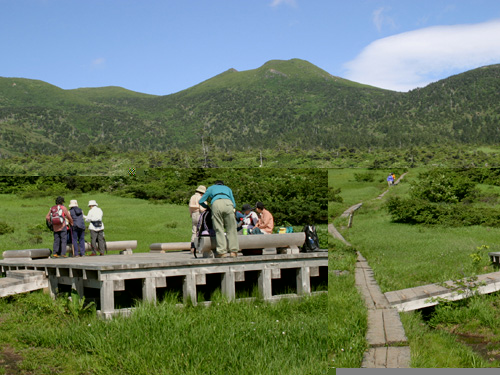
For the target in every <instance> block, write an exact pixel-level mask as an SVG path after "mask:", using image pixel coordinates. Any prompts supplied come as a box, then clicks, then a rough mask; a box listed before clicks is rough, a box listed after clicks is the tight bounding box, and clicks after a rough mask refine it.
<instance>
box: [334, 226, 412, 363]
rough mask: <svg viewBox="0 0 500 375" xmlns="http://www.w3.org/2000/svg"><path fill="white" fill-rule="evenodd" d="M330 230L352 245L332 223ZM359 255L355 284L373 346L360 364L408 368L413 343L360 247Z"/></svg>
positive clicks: (370, 343) (367, 335)
mask: <svg viewBox="0 0 500 375" xmlns="http://www.w3.org/2000/svg"><path fill="white" fill-rule="evenodd" d="M328 231H329V232H330V233H331V234H332V235H333V236H334V237H336V238H338V239H340V240H343V242H344V243H346V244H347V245H348V246H351V245H350V244H349V243H348V242H347V241H346V240H345V239H344V238H343V237H342V235H341V234H340V233H339V232H338V231H337V230H336V229H335V227H334V226H333V224H329V225H328ZM357 255H358V259H357V261H356V269H355V284H356V288H357V289H358V291H359V292H360V294H361V295H362V296H363V299H364V301H365V305H366V307H367V309H368V331H367V333H366V341H367V342H368V344H369V345H370V349H369V350H368V351H367V352H366V353H365V355H364V357H363V363H362V365H361V367H362V368H408V367H409V365H410V347H409V346H408V339H407V338H406V335H405V332H404V328H403V324H402V323H401V319H400V318H399V313H398V312H397V310H395V309H393V308H392V307H391V304H390V303H389V300H388V299H387V298H386V296H385V295H384V294H383V293H382V291H381V290H380V287H379V286H378V284H377V282H376V281H375V278H374V275H373V270H372V269H371V268H370V266H369V265H368V262H367V260H366V259H365V258H364V257H363V255H361V253H360V252H359V251H358V252H357Z"/></svg>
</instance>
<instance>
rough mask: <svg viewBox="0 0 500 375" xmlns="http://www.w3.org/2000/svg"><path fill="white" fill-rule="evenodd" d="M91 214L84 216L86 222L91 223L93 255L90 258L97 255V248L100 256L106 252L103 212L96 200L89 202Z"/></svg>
mask: <svg viewBox="0 0 500 375" xmlns="http://www.w3.org/2000/svg"><path fill="white" fill-rule="evenodd" d="M89 207H90V210H89V213H88V214H87V216H85V215H83V218H84V219H85V221H86V222H90V224H89V230H90V245H91V247H92V254H90V256H95V255H97V253H96V248H97V247H99V254H100V255H104V250H105V249H106V242H105V241H104V224H103V223H102V210H101V209H100V208H99V207H97V202H96V201H95V200H90V201H89Z"/></svg>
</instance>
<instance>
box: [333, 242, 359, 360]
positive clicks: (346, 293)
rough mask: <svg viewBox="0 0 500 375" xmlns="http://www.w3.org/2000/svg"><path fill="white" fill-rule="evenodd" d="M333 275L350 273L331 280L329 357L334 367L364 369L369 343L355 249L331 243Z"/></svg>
mask: <svg viewBox="0 0 500 375" xmlns="http://www.w3.org/2000/svg"><path fill="white" fill-rule="evenodd" d="M330 244H331V245H330V249H329V263H328V267H329V270H330V272H333V271H334V270H342V271H348V274H343V275H341V276H336V275H334V274H332V273H330V275H329V278H328V331H329V348H330V349H329V350H331V351H330V353H329V358H328V363H329V366H330V367H331V368H333V367H337V368H357V367H361V362H362V360H363V353H364V351H365V349H366V348H367V343H366V340H365V336H366V330H367V321H366V319H367V315H366V307H365V304H364V302H363V300H362V298H361V296H360V295H359V293H358V291H357V289H356V287H355V280H354V267H355V263H356V253H355V251H354V250H353V249H350V248H348V247H345V246H342V245H336V244H335V245H334V244H333V239H332V241H331V242H330Z"/></svg>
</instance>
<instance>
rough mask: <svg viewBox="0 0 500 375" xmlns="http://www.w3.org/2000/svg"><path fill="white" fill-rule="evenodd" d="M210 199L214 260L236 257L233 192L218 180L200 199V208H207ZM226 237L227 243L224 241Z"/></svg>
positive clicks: (236, 241)
mask: <svg viewBox="0 0 500 375" xmlns="http://www.w3.org/2000/svg"><path fill="white" fill-rule="evenodd" d="M209 199H210V206H211V210H212V224H213V226H214V230H215V242H216V244H217V246H216V254H215V257H216V258H225V257H227V256H232V257H235V256H237V255H238V250H239V245H238V234H237V229H236V220H235V217H234V212H235V209H236V203H235V201H234V196H233V191H232V190H231V189H230V188H229V187H228V186H226V185H224V182H222V181H220V180H218V181H216V182H215V185H212V186H210V187H209V188H208V189H207V191H206V192H205V194H203V196H202V197H201V199H200V202H199V203H200V206H202V207H205V208H208V205H207V204H206V202H207V200H209ZM226 237H227V241H226Z"/></svg>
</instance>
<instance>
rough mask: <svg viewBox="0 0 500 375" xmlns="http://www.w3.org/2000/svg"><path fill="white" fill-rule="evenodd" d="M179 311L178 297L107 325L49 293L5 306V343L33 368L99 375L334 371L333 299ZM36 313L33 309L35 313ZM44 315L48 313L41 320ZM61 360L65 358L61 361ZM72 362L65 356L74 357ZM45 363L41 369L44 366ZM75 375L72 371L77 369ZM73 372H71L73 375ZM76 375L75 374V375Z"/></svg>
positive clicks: (216, 303)
mask: <svg viewBox="0 0 500 375" xmlns="http://www.w3.org/2000/svg"><path fill="white" fill-rule="evenodd" d="M212 298H213V300H212V304H211V305H210V306H208V307H204V306H197V307H193V306H189V305H188V306H185V307H179V306H178V305H177V298H176V296H174V295H170V296H169V295H167V296H166V298H165V299H164V300H163V301H162V302H161V303H158V304H156V305H152V304H149V303H140V304H139V305H138V306H137V308H136V309H135V310H134V311H133V313H132V315H131V316H130V317H120V316H118V317H116V318H114V319H113V320H111V321H103V320H99V319H97V318H96V317H95V316H93V315H92V316H83V317H82V318H80V319H75V318H74V317H73V315H72V314H69V313H66V314H65V313H62V312H61V308H60V307H61V305H62V304H64V302H60V301H59V300H57V301H55V302H54V301H52V300H51V299H50V297H49V296H47V295H44V294H43V293H32V294H29V295H23V296H18V297H16V298H15V299H16V303H15V304H6V303H2V304H0V312H1V314H2V328H5V329H4V330H3V332H2V334H0V337H1V338H2V342H5V341H7V342H17V344H16V345H17V349H18V351H19V352H20V353H21V354H22V355H25V354H27V353H28V352H29V351H31V352H32V353H33V352H34V353H39V354H40V353H45V354H47V351H49V353H48V357H49V358H41V355H40V356H35V357H36V358H37V359H34V360H33V361H31V362H30V363H26V364H25V363H24V362H23V366H24V368H25V369H27V368H31V369H34V373H40V374H41V373H44V372H42V371H41V370H40V369H41V368H42V367H44V366H45V367H46V366H48V365H49V364H50V365H51V366H53V369H54V370H53V371H52V372H47V373H98V374H116V373H120V374H225V373H234V374H322V373H325V372H326V371H327V367H326V366H327V362H326V359H327V349H326V348H327V340H328V338H327V336H328V334H327V331H326V330H325V327H326V326H327V314H326V305H327V296H326V295H320V296H314V297H309V298H304V299H302V300H301V301H287V300H283V301H280V302H279V303H276V304H269V303H265V302H263V301H261V300H259V299H257V300H252V301H249V302H227V301H226V300H225V298H224V297H223V296H222V294H220V293H219V294H214V295H213V296H212ZM28 307H29V308H28ZM40 311H43V313H40ZM59 353H62V354H60V355H59ZM68 353H71V355H70V357H71V359H69V360H68V363H67V364H66V363H64V361H59V360H58V359H57V357H59V356H60V357H62V358H67V357H68ZM37 361H38V364H37V363H36V362H37ZM71 369H72V370H71ZM70 370H71V371H70ZM73 371H74V372H73Z"/></svg>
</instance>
